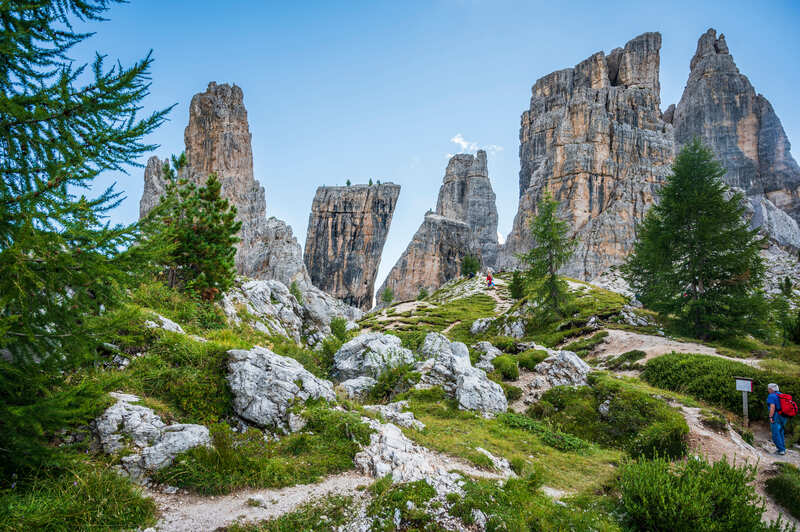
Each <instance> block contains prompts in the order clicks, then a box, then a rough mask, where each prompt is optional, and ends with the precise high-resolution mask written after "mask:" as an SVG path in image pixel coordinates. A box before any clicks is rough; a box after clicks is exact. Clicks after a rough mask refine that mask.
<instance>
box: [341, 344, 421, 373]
mask: <svg viewBox="0 0 800 532" xmlns="http://www.w3.org/2000/svg"><path fill="white" fill-rule="evenodd" d="M413 362H414V354H413V353H412V352H411V351H409V350H408V349H406V348H405V347H403V345H402V343H401V341H400V338H398V337H397V336H394V335H391V334H381V333H367V334H362V335H360V336H356V337H355V338H353V339H352V340H350V341H349V342H346V343H345V344H344V345H343V346H342V347H341V348H340V349H339V351H337V352H336V354H335V355H334V356H333V370H332V373H333V377H334V379H336V380H342V381H346V380H348V379H354V378H356V377H362V376H367V377H372V378H376V377H378V376H379V375H380V374H381V373H383V371H384V370H386V369H389V368H394V367H397V366H399V365H401V364H410V363H413Z"/></svg>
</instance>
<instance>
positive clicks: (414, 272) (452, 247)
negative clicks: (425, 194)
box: [378, 150, 498, 301]
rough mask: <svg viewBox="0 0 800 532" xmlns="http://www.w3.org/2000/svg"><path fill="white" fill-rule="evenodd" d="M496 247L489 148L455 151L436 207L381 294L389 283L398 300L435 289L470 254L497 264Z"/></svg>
mask: <svg viewBox="0 0 800 532" xmlns="http://www.w3.org/2000/svg"><path fill="white" fill-rule="evenodd" d="M497 249H498V244H497V206H496V204H495V193H494V191H493V190H492V185H491V183H490V182H489V171H488V170H487V166H486V152H485V151H483V150H478V153H477V155H470V154H459V155H454V156H453V157H451V158H450V161H449V163H448V164H447V170H445V175H444V180H443V182H442V186H441V187H440V188H439V198H438V200H437V202H436V211H435V212H433V211H428V212H427V213H426V214H425V219H424V221H423V222H422V225H420V227H419V229H418V230H417V232H416V233H415V234H414V237H413V238H412V239H411V242H410V243H409V244H408V247H407V248H406V250H405V251H404V252H403V254H402V255H401V256H400V258H399V259H398V261H397V263H396V264H395V265H394V267H393V268H392V269H391V271H390V272H389V275H388V276H387V277H386V280H385V281H384V282H383V284H382V285H381V287H380V288H379V289H378V296H379V297H380V294H381V293H382V292H383V291H384V290H385V289H386V288H387V287H388V288H391V289H392V292H393V293H394V297H395V299H396V300H398V301H405V300H409V299H414V298H415V297H417V295H418V294H419V291H420V289H422V288H425V289H426V290H427V291H428V292H433V291H434V290H436V289H437V288H439V287H440V286H442V285H443V284H444V283H446V282H447V281H449V280H451V279H454V278H456V277H458V276H459V275H460V273H461V261H462V260H463V259H464V257H465V256H467V255H472V256H474V257H475V258H477V259H479V260H480V261H481V262H482V263H483V265H484V266H487V267H493V266H494V264H495V261H496V257H497Z"/></svg>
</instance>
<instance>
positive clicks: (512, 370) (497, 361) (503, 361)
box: [492, 355, 519, 381]
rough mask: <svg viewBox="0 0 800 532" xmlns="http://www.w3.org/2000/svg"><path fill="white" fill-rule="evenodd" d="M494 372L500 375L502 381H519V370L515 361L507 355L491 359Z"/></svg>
mask: <svg viewBox="0 0 800 532" xmlns="http://www.w3.org/2000/svg"><path fill="white" fill-rule="evenodd" d="M492 365H493V366H494V369H495V371H498V372H499V373H500V375H502V377H503V380H507V381H515V380H517V379H519V368H518V367H517V361H516V360H514V359H513V358H511V357H510V356H508V355H500V356H498V357H495V358H493V359H492Z"/></svg>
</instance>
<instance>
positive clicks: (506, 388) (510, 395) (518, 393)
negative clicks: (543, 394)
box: [498, 381, 522, 403]
mask: <svg viewBox="0 0 800 532" xmlns="http://www.w3.org/2000/svg"><path fill="white" fill-rule="evenodd" d="M498 384H499V385H500V387H501V388H502V389H503V393H504V394H505V396H506V400H508V402H509V403H513V402H514V401H516V400H517V399H519V398H520V397H522V388H520V387H519V386H514V385H513V384H508V383H505V382H503V381H500V382H498Z"/></svg>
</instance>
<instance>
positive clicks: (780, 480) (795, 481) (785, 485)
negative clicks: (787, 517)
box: [766, 463, 800, 519]
mask: <svg viewBox="0 0 800 532" xmlns="http://www.w3.org/2000/svg"><path fill="white" fill-rule="evenodd" d="M776 465H777V466H778V474H777V475H776V476H774V477H772V478H769V479H767V482H766V488H767V493H769V494H770V495H771V496H772V498H773V499H775V501H776V502H777V503H778V504H780V505H781V506H783V507H784V508H786V509H787V510H788V511H789V513H790V514H792V515H793V516H794V517H796V518H798V519H800V469H798V468H797V466H795V465H792V464H788V463H778V464H776Z"/></svg>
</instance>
